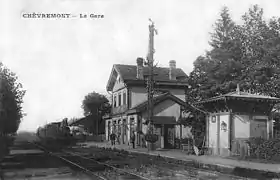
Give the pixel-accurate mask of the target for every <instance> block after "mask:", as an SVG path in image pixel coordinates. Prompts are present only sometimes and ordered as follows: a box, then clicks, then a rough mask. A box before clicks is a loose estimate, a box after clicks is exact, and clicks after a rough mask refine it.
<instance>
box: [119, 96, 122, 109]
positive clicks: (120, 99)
mask: <svg viewBox="0 0 280 180" xmlns="http://www.w3.org/2000/svg"><path fill="white" fill-rule="evenodd" d="M121 105H122V94H119V106H121Z"/></svg>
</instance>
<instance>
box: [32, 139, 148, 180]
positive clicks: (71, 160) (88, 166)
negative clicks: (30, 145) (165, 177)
mask: <svg viewBox="0 0 280 180" xmlns="http://www.w3.org/2000/svg"><path fill="white" fill-rule="evenodd" d="M35 145H36V146H37V147H39V148H40V149H42V150H44V151H45V152H47V153H49V154H50V155H52V156H55V157H57V158H59V159H61V160H63V161H64V162H66V163H68V164H70V165H71V166H74V167H76V168H78V169H80V170H82V171H84V172H85V173H87V174H88V175H90V176H93V177H95V178H98V179H99V180H110V179H111V178H108V177H106V175H104V171H105V170H113V171H115V172H116V173H118V175H121V176H122V177H124V179H135V180H150V179H149V178H146V177H144V176H140V175H138V174H135V173H132V172H128V171H126V170H124V169H120V168H117V167H114V166H112V165H109V164H107V163H103V162H99V161H96V160H93V159H90V158H88V157H84V156H82V155H80V154H77V153H73V152H67V151H62V152H61V153H53V152H51V151H49V150H48V149H46V148H45V147H43V146H41V145H39V144H35ZM105 174H106V172H105ZM111 174H112V172H111ZM111 174H110V175H111ZM112 179H115V178H112Z"/></svg>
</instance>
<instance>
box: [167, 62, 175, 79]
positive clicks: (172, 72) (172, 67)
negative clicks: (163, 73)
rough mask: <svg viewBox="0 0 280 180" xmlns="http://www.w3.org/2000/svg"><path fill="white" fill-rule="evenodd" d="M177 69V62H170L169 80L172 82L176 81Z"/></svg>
mask: <svg viewBox="0 0 280 180" xmlns="http://www.w3.org/2000/svg"><path fill="white" fill-rule="evenodd" d="M175 69H176V61H175V60H170V61H169V79H170V80H176V74H175Z"/></svg>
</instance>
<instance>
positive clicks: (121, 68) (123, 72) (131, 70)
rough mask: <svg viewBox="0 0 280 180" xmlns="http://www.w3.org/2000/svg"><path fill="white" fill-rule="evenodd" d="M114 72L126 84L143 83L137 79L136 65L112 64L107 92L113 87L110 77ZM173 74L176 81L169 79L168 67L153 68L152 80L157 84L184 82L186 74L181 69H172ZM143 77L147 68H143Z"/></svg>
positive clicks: (147, 71) (147, 73) (146, 72)
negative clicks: (128, 82) (130, 82)
mask: <svg viewBox="0 0 280 180" xmlns="http://www.w3.org/2000/svg"><path fill="white" fill-rule="evenodd" d="M114 70H115V71H116V72H118V73H119V75H120V77H121V79H122V80H123V81H124V82H125V83H126V82H127V81H143V80H140V79H137V66H136V65H126V64H114V65H113V69H112V72H111V75H110V79H109V81H108V84H107V90H111V89H112V86H113V85H114V83H113V81H115V78H114V77H112V75H113V74H114ZM174 73H175V75H176V77H177V80H170V79H169V67H155V68H154V80H155V81H157V82H186V79H187V77H188V76H187V74H186V73H185V72H184V71H183V70H182V69H181V68H176V69H174ZM143 74H144V77H145V76H148V75H149V69H148V67H146V66H144V67H143Z"/></svg>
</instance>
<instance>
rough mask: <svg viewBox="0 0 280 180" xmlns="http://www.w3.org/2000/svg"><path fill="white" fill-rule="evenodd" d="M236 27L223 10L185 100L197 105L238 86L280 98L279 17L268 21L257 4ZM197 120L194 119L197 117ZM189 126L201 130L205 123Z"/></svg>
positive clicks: (191, 78)
mask: <svg viewBox="0 0 280 180" xmlns="http://www.w3.org/2000/svg"><path fill="white" fill-rule="evenodd" d="M242 21H243V24H241V25H238V24H236V23H235V22H234V21H233V20H232V19H231V18H230V14H229V10H228V8H226V7H224V8H223V9H222V11H221V13H220V18H219V19H218V20H217V21H216V22H215V24H214V30H213V32H212V33H211V40H210V41H209V44H210V45H211V47H212V48H211V49H210V50H209V51H207V52H206V54H205V55H204V56H199V57H198V58H197V59H196V60H195V61H194V69H193V71H192V72H191V73H190V76H189V80H188V82H189V85H190V88H189V89H187V90H186V101H187V102H190V103H192V102H197V101H199V100H203V99H207V98H210V97H213V96H217V95H221V94H225V93H228V92H231V91H234V90H235V88H236V85H237V84H239V85H240V88H241V89H242V90H245V91H251V92H252V93H260V94H264V95H270V96H276V97H280V18H276V17H275V18H272V19H270V20H269V21H265V20H264V18H263V9H262V8H260V7H259V6H257V5H254V6H252V7H251V8H249V10H248V12H246V13H245V14H244V16H242ZM194 117H195V116H194ZM189 125H191V126H192V127H197V128H194V131H199V129H200V128H199V127H201V126H202V123H201V122H200V121H198V120H197V118H193V120H189Z"/></svg>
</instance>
